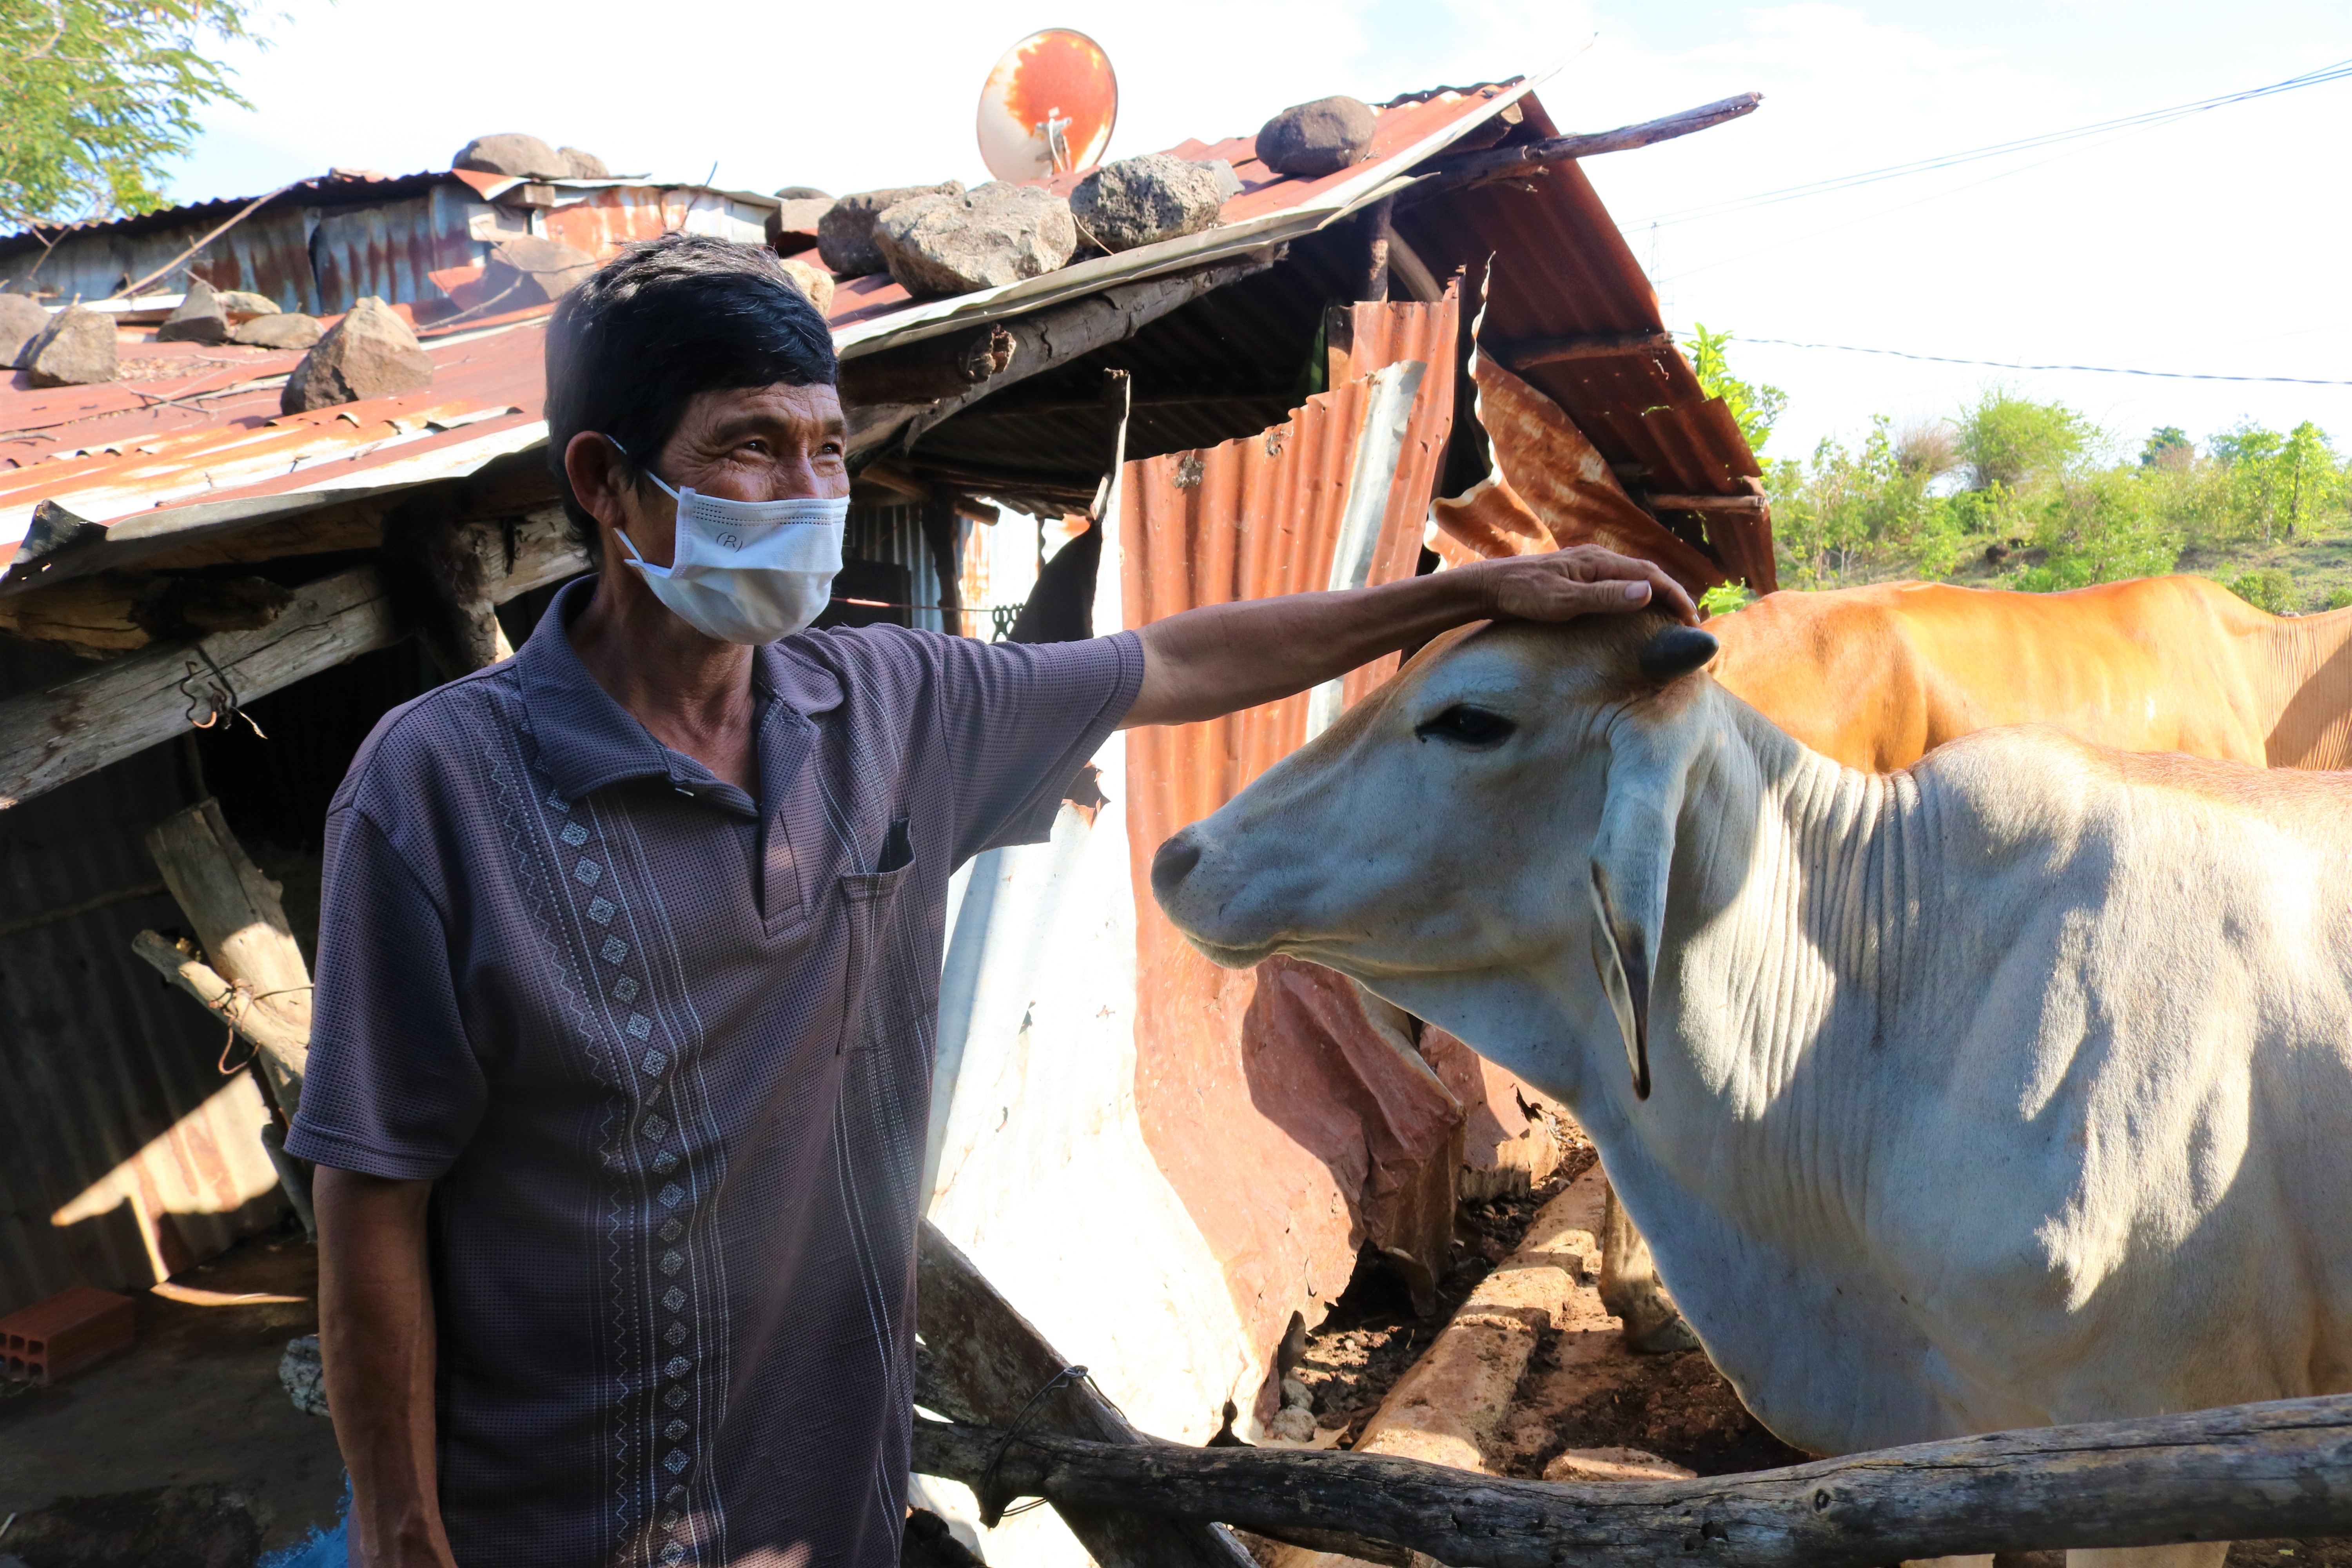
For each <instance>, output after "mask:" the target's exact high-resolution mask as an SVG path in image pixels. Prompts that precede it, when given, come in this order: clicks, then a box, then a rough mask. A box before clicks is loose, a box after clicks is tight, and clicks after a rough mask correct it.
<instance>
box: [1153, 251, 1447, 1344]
mask: <svg viewBox="0 0 2352 1568" xmlns="http://www.w3.org/2000/svg"><path fill="white" fill-rule="evenodd" d="M1458 315H1459V311H1458V307H1457V301H1456V300H1453V299H1451V298H1449V299H1447V300H1444V301H1440V302H1437V303H1433V304H1395V305H1359V306H1357V307H1355V308H1354V309H1353V310H1351V311H1349V312H1348V316H1349V319H1350V321H1351V324H1352V325H1353V327H1354V331H1353V332H1352V333H1351V334H1349V335H1350V336H1351V338H1352V343H1351V345H1350V347H1349V349H1348V350H1347V351H1345V353H1344V356H1343V355H1341V354H1339V353H1335V355H1334V363H1335V364H1339V365H1341V366H1342V367H1343V368H1345V369H1347V370H1349V371H1351V372H1352V373H1353V374H1354V375H1355V376H1356V377H1357V378H1359V379H1354V380H1350V381H1348V382H1346V383H1345V384H1341V385H1339V386H1337V387H1335V388H1334V389H1333V390H1331V391H1329V392H1327V393H1323V394H1320V395H1318V396H1315V397H1313V398H1310V399H1308V400H1307V402H1306V404H1305V405H1303V406H1301V407H1300V408H1299V410H1298V411H1297V414H1296V415H1295V416H1293V417H1292V418H1291V419H1290V420H1289V421H1288V422H1286V423H1285V424H1282V425H1278V426H1273V427H1272V428H1270V429H1267V430H1265V431H1263V432H1261V433H1259V434H1257V435H1255V436H1250V437H1244V438H1242V439H1240V440H1235V441H1228V442H1225V443H1223V445H1221V446H1218V447H1213V448H1210V449H1207V450H1203V451H1193V452H1177V453H1170V454H1167V455H1165V456H1161V457H1157V458H1147V459H1142V460H1139V461H1136V462H1131V463H1129V465H1128V466H1127V471H1126V475H1125V480H1124V484H1123V487H1122V490H1123V507H1122V511H1121V518H1120V527H1119V531H1118V538H1119V557H1118V558H1119V561H1120V563H1121V569H1122V579H1121V603H1122V605H1123V609H1124V614H1125V618H1126V624H1127V625H1129V626H1143V625H1145V624H1148V623H1149V622H1151V621H1155V620H1159V619H1160V618H1162V617H1163V616H1170V615H1173V614H1176V613H1177V612H1179V611H1181V610H1187V609H1191V608H1193V607H1195V606H1197V605H1211V604H1226V603H1231V602H1234V601H1235V600H1240V599H1254V598H1264V597H1267V596H1269V595H1277V594H1291V593H1299V592H1306V591H1313V590H1317V589H1321V588H1324V587H1327V586H1328V585H1329V583H1330V580H1331V576H1332V570H1333V556H1334V552H1335V551H1336V549H1337V547H1338V544H1339V531H1340V516H1341V510H1342V508H1343V506H1344V504H1345V502H1346V500H1347V498H1348V492H1349V482H1350V478H1351V470H1352V468H1353V466H1354V464H1355V462H1356V458H1357V452H1358V449H1359V437H1360V426H1361V425H1362V422H1363V420H1364V417H1365V408H1366V402H1367V398H1368V395H1369V389H1370V382H1369V381H1368V380H1366V379H1361V378H1364V377H1366V376H1368V375H1369V374H1370V373H1371V372H1373V371H1375V370H1378V369H1380V368H1381V367H1382V366H1384V365H1388V364H1392V363H1403V362H1405V361H1407V360H1418V361H1421V362H1422V363H1424V364H1427V365H1429V366H1430V367H1431V372H1424V374H1423V375H1422V377H1421V381H1420V384H1419V389H1418V391H1417V393H1416V394H1415V395H1414V398H1413V403H1412V411H1411V415H1410V417H1409V420H1408V422H1407V425H1406V430H1405V438H1404V443H1403V447H1402V455H1401V457H1400V459H1399V462H1398V465H1397V469H1396V474H1395V479H1394V482H1393V484H1392V485H1391V488H1390V490H1389V493H1388V498H1387V506H1386V509H1385V511H1384V513H1383V515H1382V517H1381V526H1380V531H1379V534H1378V540H1377V543H1376V544H1375V546H1374V549H1373V552H1372V556H1371V565H1370V572H1369V574H1368V581H1370V582H1372V583H1384V582H1394V581H1396V580H1398V579H1400V578H1404V577H1410V576H1411V575H1412V573H1413V569H1414V563H1415V562H1416V560H1417V559H1418V557H1419V553H1420V547H1421V535H1422V524H1423V516H1424V514H1425V512H1426V510H1427V508H1428V505H1429V500H1430V493H1431V489H1432V488H1433V485H1434V483H1435V479H1436V475H1437V468H1438V464H1439V461H1440V460H1441V458H1442V457H1443V454H1444V448H1445V442H1446V437H1447V434H1448V432H1449V431H1450V429H1451V426H1452V417H1453V403H1454V377H1453V375H1452V374H1451V366H1452V361H1453V355H1454V343H1455V331H1456V321H1457V320H1458ZM1432 372H1433V373H1432ZM1396 663H1397V661H1396V659H1395V658H1394V657H1393V656H1391V658H1385V659H1382V660H1380V661H1378V662H1377V663H1376V664H1374V665H1372V666H1370V667H1368V668H1364V669H1362V670H1359V671H1357V672H1356V673H1355V674H1354V675H1352V676H1350V677H1349V679H1348V683H1347V695H1348V697H1349V699H1350V700H1352V699H1353V698H1355V697H1358V696H1360V695H1361V693H1362V692H1364V691H1366V690H1369V689H1370V688H1371V687H1372V686H1374V685H1377V684H1378V683H1379V682H1380V681H1381V680H1382V679H1386V678H1387V676H1388V675H1389V674H1391V673H1392V672H1393V671H1394V669H1395V668H1396ZM1310 705H1311V695H1310V694H1307V693H1301V694H1300V695H1298V696H1297V697H1292V698H1287V699H1286V700H1282V701H1280V702H1272V703H1267V704H1265V705H1264V706H1262V707H1258V708H1253V709H1249V710H1245V711H1244V712H1240V713H1234V714H1230V715H1228V716H1226V717H1225V718H1223V719H1216V720H1212V721H1208V722H1205V723H1200V724H1184V725H1174V726H1161V727H1154V728H1150V729H1143V730H1133V731H1129V733H1128V738H1127V784H1128V794H1129V798H1128V801H1127V807H1126V809H1127V831H1128V834H1129V846H1130V855H1131V858H1132V865H1131V868H1130V871H1131V877H1132V887H1133V889H1134V895H1135V900H1136V942H1137V952H1136V976H1137V979H1136V1011H1135V1020H1136V1023H1135V1040H1136V1083H1135V1095H1136V1105H1137V1110H1138V1113H1139V1117H1140V1120H1141V1122H1142V1127H1143V1132H1144V1136H1145V1138H1146V1140H1147V1141H1148V1142H1149V1143H1150V1148H1151V1151H1152V1153H1153V1155H1154V1157H1155V1158H1156V1159H1157V1161H1158V1163H1159V1165H1160V1170H1161V1171H1162V1172H1163V1173H1165V1175H1166V1177H1167V1179H1168V1181H1169V1183H1170V1184H1171V1185H1172V1186H1173V1187H1174V1188H1175V1190H1176V1193H1177V1195H1178V1196H1179V1198H1180V1199H1181V1200H1182V1202H1183V1204H1184V1205H1185V1207H1186V1209H1187V1210H1188V1211H1189V1212H1190V1213H1191V1214H1192V1218H1193V1220H1194V1222H1195V1223H1196V1224H1197V1225H1198V1226H1200V1229H1201V1232H1202V1236H1203V1237H1205V1238H1206V1239H1207V1241H1208V1243H1209V1246H1210V1248H1211V1250H1212V1252H1213V1254H1214V1255H1215V1256H1216V1258H1217V1259H1218V1261H1219V1263H1220V1265H1221V1266H1222V1268H1223V1271H1224V1273H1225V1277H1226V1283H1227V1286H1228V1288H1229V1289H1231V1290H1232V1292H1233V1297H1234V1304H1235V1308H1236V1310H1238V1312H1239V1313H1240V1316H1241V1321H1242V1323H1243V1325H1244V1331H1245V1333H1246V1335H1247V1337H1248V1340H1249V1342H1250V1343H1251V1345H1252V1346H1253V1347H1255V1351H1256V1352H1257V1353H1259V1354H1260V1355H1265V1354H1270V1353H1271V1352H1272V1347H1273V1346H1274V1345H1275V1344H1276V1342H1278V1341H1279V1340H1280V1339H1281V1337H1282V1334H1283V1331H1284V1329H1285V1327H1286V1325H1287V1324H1288V1322H1289V1321H1290V1315H1291V1313H1292V1312H1294V1311H1301V1312H1304V1313H1305V1314H1306V1315H1307V1319H1308V1321H1310V1322H1313V1321H1320V1320H1321V1318H1322V1316H1323V1314H1324V1312H1325V1311H1327V1310H1328V1309H1329V1306H1330V1303H1331V1300H1333V1299H1334V1298H1335V1297H1336V1296H1337V1295H1338V1293H1339V1289H1341V1288H1342V1287H1343V1286H1344V1285H1345V1283H1346V1281H1347V1279H1348V1277H1349V1274H1350V1273H1351V1272H1352V1271H1353V1269H1354V1267H1355V1258H1356V1254H1357V1250H1358V1248H1359V1247H1360V1246H1362V1244H1363V1243H1364V1242H1365V1241H1366V1240H1368V1239H1369V1240H1370V1241H1372V1242H1373V1243H1375V1244H1376V1245H1378V1246H1380V1247H1381V1248H1382V1250H1383V1251H1385V1252H1389V1253H1391V1254H1392V1255H1397V1256H1400V1257H1402V1258H1410V1259H1412V1260H1413V1261H1416V1262H1418V1263H1419V1264H1420V1265H1421V1266H1422V1267H1423V1268H1426V1269H1428V1270H1429V1271H1430V1274H1429V1278H1430V1279H1432V1280H1433V1279H1434V1278H1435V1277H1436V1276H1439V1275H1442V1274H1443V1273H1444V1270H1445V1268H1446V1265H1447V1262H1448V1258H1447V1255H1446V1248H1447V1245H1448V1243H1449V1242H1450V1241H1451V1239H1452V1235H1453V1204H1452V1201H1451V1194H1452V1191H1453V1187H1452V1179H1451V1170H1452V1166H1453V1165H1454V1163H1456V1162H1458V1161H1459V1159H1460V1157H1461V1149H1460V1131H1459V1130H1460V1127H1461V1123H1462V1111H1461V1108H1460V1107H1459V1106H1457V1105H1456V1104H1454V1100H1452V1098H1451V1097H1450V1096H1448V1095H1447V1093H1446V1092H1445V1090H1444V1087H1443V1086H1442V1085H1441V1084H1440V1083H1439V1082H1438V1080H1437V1079H1436V1078H1435V1077H1434V1076H1433V1074H1431V1073H1430V1072H1429V1071H1428V1069H1427V1068H1426V1067H1425V1066H1422V1065H1419V1064H1417V1062H1415V1061H1412V1060H1408V1059H1407V1058H1408V1057H1409V1056H1410V1047H1409V1046H1408V1047H1406V1049H1405V1051H1404V1052H1403V1054H1400V1050H1399V1047H1398V1045H1397V1044H1396V1043H1395V1042H1393V1041H1391V1039H1389V1038H1387V1037H1384V1036H1383V1035H1382V1034H1381V1031H1379V1030H1378V1029H1377V1028H1375V1027H1374V1026H1372V1025H1371V1023H1370V1020H1369V1019H1368V1018H1367V1017H1366V1016H1365V1014H1364V1010H1363V1006H1362V1004H1361V1002H1360V1000H1359V999H1358V997H1357V995H1356V993H1355V990H1354V987H1353V986H1352V985H1351V984H1349V982H1348V981H1346V980H1344V979H1342V978H1341V977H1339V975H1336V974H1334V973H1331V972H1330V971H1328V970H1324V969H1320V968H1318V967H1317V966H1315V965H1312V964H1300V963H1290V962H1288V961H1276V962H1275V963H1268V964H1264V965H1260V966H1259V967H1258V968H1257V969H1255V970H1253V971H1250V972H1247V973H1235V972H1233V971H1229V970H1223V969H1219V968H1217V967H1215V966H1214V965H1213V964H1211V963H1208V961H1207V960H1205V959H1203V958H1202V957H1201V956H1200V955H1199V954H1198V953H1196V952H1193V951H1192V948H1191V947H1190V946H1189V945H1188V944H1187V943H1186V942H1184V941H1183V939H1182V938H1181V937H1180V936H1179V935H1178V934H1177V933H1176V931H1174V929H1173V928H1172V927H1171V926H1170V925H1169V924H1168V921H1167V918H1166V917H1165V916H1164V915H1162V914H1161V913H1160V910H1159V908H1158V906H1157V905H1156V904H1155V903H1154V902H1153V901H1152V899H1151V896H1150V857H1151V854H1152V852H1153V851H1154V850H1155V849H1156V848H1157V847H1159V845H1160V841H1161V840H1162V839H1163V838H1165V837H1167V836H1168V835H1170V834H1171V833H1173V832H1174V831H1175V830H1176V829H1177V828H1179V827H1181V826H1183V825H1185V824H1186V823H1189V822H1192V821H1195V820H1197V819H1198V818H1200V817H1202V816H1206V815H1207V814H1208V813H1210V812H1212V811H1213V810H1215V809H1216V808H1217V807H1218V806H1219V805H1223V803H1224V802H1225V801H1227V800H1229V799H1231V798H1232V797H1233V795H1234V794H1236V793H1238V792H1239V791H1240V790H1241V788H1242V787H1243V786H1244V785H1245V784H1248V783H1249V782H1250V781H1251V780H1252V779H1255V777H1256V776H1257V775H1258V774H1259V773H1263V772H1264V771H1265V769H1266V768H1268V767H1270V766H1272V765H1273V764H1274V763H1276V762H1277V761H1279V760H1280V759H1281V758H1282V757H1284V756H1286V755H1287V754H1288V753H1289V752H1292V751H1294V750H1296V749H1297V747H1298V746H1299V745H1300V744H1301V743H1302V742H1304V741H1305V740H1306V738H1307V728H1308V711H1309V708H1310Z"/></svg>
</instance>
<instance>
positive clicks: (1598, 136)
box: [1413, 92, 1764, 195]
mask: <svg viewBox="0 0 2352 1568" xmlns="http://www.w3.org/2000/svg"><path fill="white" fill-rule="evenodd" d="M1763 101H1764V95H1763V94H1762V93H1760V92H1743V93H1740V94H1739V95H1738V97H1735V98H1722V99H1717V100H1716V101H1715V102H1713V103H1708V104H1702V105H1700V106H1699V107H1698V108H1696V109H1685V110H1683V111H1682V112H1681V113H1679V114H1669V115H1667V116H1666V117H1665V118H1664V119H1662V120H1645V121H1642V122H1641V123H1640V124H1638V125H1621V126H1619V127H1618V128H1617V129H1616V130H1614V131H1597V132H1587V133H1584V134H1581V135H1576V136H1554V137H1552V138H1551V139H1550V140H1549V141H1544V142H1521V143H1519V144H1518V145H1517V146H1516V147H1494V148H1489V149H1488V150H1487V151H1486V152H1483V153H1465V154H1464V155H1462V156H1460V157H1455V158H1435V159H1432V160H1431V161H1430V164H1429V168H1430V170H1431V172H1432V173H1433V174H1435V175H1437V177H1438V178H1437V182H1436V183H1433V184H1431V185H1424V186H1419V187H1416V189H1415V191H1414V193H1413V194H1414V195H1423V194H1431V195H1433V194H1434V193H1435V190H1436V189H1439V188H1444V189H1458V188H1459V187H1461V186H1462V185H1465V184H1470V183H1471V182H1473V181H1476V180H1489V179H1507V178H1509V177H1511V176H1514V175H1519V174H1533V173H1534V172H1535V171H1536V170H1538V169H1540V168H1543V167H1545V166H1546V165H1548V164H1551V163H1567V162H1568V161H1570V159H1574V158H1593V157H1598V156H1599V155H1600V154H1601V153H1625V152H1630V151H1632V150H1633V149H1634V148H1636V147H1648V146H1652V145H1654V144H1655V143H1657V142H1671V141H1673V140H1674V139H1675V137H1677V136H1688V135H1689V134H1691V133H1692V132H1695V131H1705V130H1706V129H1708V128H1709V127H1711V126H1716V125H1720V124H1722V123H1723V122H1724V121H1727V120H1738V118H1740V117H1741V116H1742V115H1746V114H1753V113H1755V112H1756V109H1757V106H1758V105H1759V104H1760V103H1762V102H1763Z"/></svg>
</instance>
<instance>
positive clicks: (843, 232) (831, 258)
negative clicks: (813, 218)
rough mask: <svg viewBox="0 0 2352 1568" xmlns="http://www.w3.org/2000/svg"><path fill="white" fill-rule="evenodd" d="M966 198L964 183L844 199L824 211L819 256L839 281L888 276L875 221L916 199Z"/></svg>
mask: <svg viewBox="0 0 2352 1568" xmlns="http://www.w3.org/2000/svg"><path fill="white" fill-rule="evenodd" d="M929 195H955V196H960V195H963V183H962V182H961V181H960V180H950V181H949V182H948V183H947V184H944V185H899V186H896V187H893V188H892V189H890V190H887V191H859V192H858V193H856V195H847V196H844V197H842V198H841V199H840V200H839V201H837V202H835V203H834V204H833V205H832V206H831V207H829V208H827V209H826V210H825V214H824V217H822V218H821V219H819V220H818V222H817V226H816V253H817V254H818V255H819V256H822V257H824V264H825V265H826V266H827V267H830V268H833V275H834V276H835V277H836V278H863V277H865V276H866V274H867V273H869V272H886V271H887V270H889V263H888V262H887V261H886V260H884V259H883V257H882V247H880V246H877V245H876V244H875V243H874V220H875V219H876V218H878V217H880V216H882V214H883V213H884V211H886V210H887V209H888V208H890V207H893V206H896V205H898V204H899V203H900V202H903V201H906V200H908V198H910V197H913V196H929Z"/></svg>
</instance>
